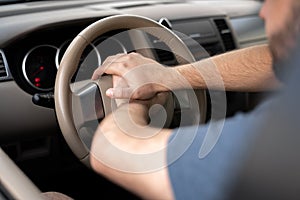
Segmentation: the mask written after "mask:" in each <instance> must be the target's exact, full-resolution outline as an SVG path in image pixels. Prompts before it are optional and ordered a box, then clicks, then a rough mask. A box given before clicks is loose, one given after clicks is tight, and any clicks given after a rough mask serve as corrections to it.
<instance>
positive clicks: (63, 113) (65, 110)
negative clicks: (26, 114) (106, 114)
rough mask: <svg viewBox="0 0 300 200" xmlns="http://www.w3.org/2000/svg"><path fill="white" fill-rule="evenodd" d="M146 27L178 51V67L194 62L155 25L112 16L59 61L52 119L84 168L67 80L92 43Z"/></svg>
mask: <svg viewBox="0 0 300 200" xmlns="http://www.w3.org/2000/svg"><path fill="white" fill-rule="evenodd" d="M146 27H156V28H160V29H161V31H159V33H158V32H156V31H151V29H145V30H144V31H145V32H148V33H149V34H151V35H153V36H155V37H157V38H159V39H160V40H161V41H162V42H164V43H165V44H166V45H167V46H168V47H169V48H170V49H171V51H174V52H175V50H176V52H178V51H179V52H180V54H178V55H181V57H182V58H184V60H183V59H181V57H177V56H176V58H177V61H178V63H179V64H185V63H186V62H194V61H195V59H194V57H193V55H192V54H191V53H190V51H189V49H188V48H187V46H186V45H185V44H184V43H183V42H182V40H181V39H180V38H179V37H177V36H176V35H175V34H174V33H173V32H172V31H170V30H168V29H167V28H165V27H164V26H162V25H160V24H159V23H157V22H156V21H153V20H151V19H148V18H145V17H141V16H136V15H116V16H112V17H107V18H104V19H102V20H99V21H97V22H95V23H93V24H91V25H90V26H88V27H87V28H85V29H84V30H83V31H82V32H81V33H79V34H78V35H77V36H76V38H75V39H74V40H73V41H72V42H71V44H70V45H69V47H68V48H67V50H66V52H65V54H64V56H63V58H62V61H61V63H60V67H59V69H58V72H57V76H56V81H55V91H54V99H55V110H56V115H57V119H58V123H59V126H60V129H61V132H62V134H63V136H64V138H65V140H66V142H67V143H68V145H69V147H70V148H71V150H72V151H73V153H74V154H75V155H76V156H77V157H78V159H79V160H81V161H82V162H84V163H85V164H87V165H89V150H88V149H87V148H86V146H85V145H84V144H83V143H82V141H81V139H80V137H79V136H78V134H77V130H76V128H75V125H74V121H73V115H72V103H71V102H72V91H71V88H70V83H71V78H72V77H73V75H74V74H75V72H76V70H77V66H78V64H79V60H80V57H81V55H82V53H83V50H84V49H85V47H87V45H89V44H90V43H91V42H92V41H93V40H94V39H96V38H97V37H99V36H101V35H103V34H105V33H107V32H109V31H114V30H120V29H140V28H146ZM200 93H201V94H200V95H199V91H198V95H197V96H198V98H199V96H200V98H201V99H200V101H201V104H202V106H201V108H200V114H201V115H205V112H206V96H205V92H204V91H202V90H201V91H200ZM201 112H202V113H201Z"/></svg>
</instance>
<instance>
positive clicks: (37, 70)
mask: <svg viewBox="0 0 300 200" xmlns="http://www.w3.org/2000/svg"><path fill="white" fill-rule="evenodd" d="M56 52H57V48H56V47H54V46H50V45H41V46H37V47H35V48H33V49H31V50H30V51H29V52H28V53H27V54H26V56H25V58H24V60H23V65H22V70H23V74H24V77H25V79H26V80H27V82H28V83H29V84H30V85H31V86H32V87H34V88H35V89H37V90H41V91H50V90H52V89H53V86H54V83H55V77H56V73H57V69H56V65H55V55H56Z"/></svg>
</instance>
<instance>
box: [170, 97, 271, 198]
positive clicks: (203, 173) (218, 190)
mask: <svg viewBox="0 0 300 200" xmlns="http://www.w3.org/2000/svg"><path fill="white" fill-rule="evenodd" d="M270 106H271V105H270V104H269V102H265V104H264V105H262V106H260V107H259V108H257V109H256V110H255V111H253V112H252V113H251V114H238V115H236V116H235V117H233V118H230V119H226V120H225V123H224V126H223V128H222V132H221V134H220V136H219V138H218V140H217V142H216V144H215V145H214V147H213V148H212V150H211V151H210V152H209V153H208V154H207V155H206V156H204V157H201V156H200V154H199V153H200V149H201V146H202V145H203V142H204V138H205V136H206V134H207V133H208V132H209V128H210V127H213V126H218V125H219V124H218V122H211V124H210V125H202V126H197V127H195V126H193V127H183V128H178V129H175V130H174V131H173V134H172V136H171V137H170V138H169V143H168V150H167V159H168V171H169V177H170V180H171V185H172V188H173V193H174V196H175V198H176V199H178V200H186V199H188V200H193V199H197V200H202V199H203V200H217V199H225V198H224V197H225V196H226V195H230V194H228V193H229V192H230V191H231V186H233V185H234V181H235V179H236V177H237V176H238V170H239V169H240V165H241V164H242V163H243V159H244V158H245V157H246V154H247V149H248V146H249V145H250V144H251V141H253V140H254V138H255V128H254V127H257V126H258V125H259V124H260V123H262V122H261V119H262V117H263V116H262V111H263V110H264V109H270V108H268V107H270ZM214 123H215V124H214ZM250 130H251V131H252V132H251V131H250Z"/></svg>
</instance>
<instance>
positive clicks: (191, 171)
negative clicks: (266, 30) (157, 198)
mask: <svg viewBox="0 0 300 200" xmlns="http://www.w3.org/2000/svg"><path fill="white" fill-rule="evenodd" d="M299 58H300V39H299V50H298V51H294V52H293V54H292V57H291V59H289V60H288V61H287V63H286V65H287V66H289V68H290V73H289V75H286V78H287V79H286V81H287V84H286V88H285V89H284V91H282V92H281V93H280V94H277V95H276V96H274V97H272V98H270V99H269V100H268V101H266V102H264V103H263V104H262V105H260V106H259V107H258V108H256V109H255V110H254V111H252V112H251V113H249V114H238V115H236V116H235V117H233V118H230V119H226V120H225V123H224V127H223V128H222V132H221V134H220V135H219V137H218V140H217V142H216V144H215V145H214V146H213V148H212V149H211V151H209V153H208V154H207V155H205V156H203V155H201V153H200V149H201V147H202V145H203V143H204V138H205V137H206V134H207V132H208V130H209V126H208V125H203V126H197V127H195V126H194V127H185V128H178V129H175V130H174V131H173V134H172V136H171V137H170V138H169V145H168V150H167V160H168V164H169V165H168V171H169V177H170V181H171V185H172V188H173V193H174V197H175V198H176V199H178V200H193V199H197V200H218V199H228V198H229V197H230V196H231V195H232V194H231V192H232V191H233V190H234V189H235V188H234V187H237V183H240V182H239V181H240V180H239V179H240V178H241V177H239V175H240V174H243V172H242V170H243V169H245V168H246V167H248V171H250V173H249V172H248V173H244V175H246V176H243V177H242V179H243V178H244V177H245V178H246V179H248V182H247V180H246V181H244V183H245V182H246V183H252V185H251V184H250V185H249V187H247V188H250V189H251V188H252V189H253V188H255V189H253V190H252V191H251V190H248V193H245V192H242V193H241V195H244V197H245V196H247V195H248V196H247V198H248V199H249V195H250V196H253V198H251V197H250V199H274V197H277V199H278V197H284V198H283V199H297V197H299V196H300V184H299V183H300V173H299V168H300V156H299V152H300V145H299V141H300V134H299V133H300V120H299V113H300V106H299V102H300V90H299V83H300V79H299V77H300V67H299V66H300V60H299ZM214 125H215V126H219V124H218V123H217V122H216V124H214ZM212 127H213V126H212ZM255 151H256V152H255ZM257 151H258V152H257ZM248 158H251V159H248ZM252 160H253V161H255V163H251V161H252ZM249 161H250V162H249ZM245 163H246V165H245ZM245 166H246V167H245ZM251 170H254V172H255V174H256V175H257V176H255V177H254V176H253V173H251ZM252 172H253V171H252ZM265 174H267V176H266V175H265ZM247 176H248V177H247ZM262 176H263V177H262ZM257 191H259V192H257ZM291 194H292V195H293V196H292V197H296V198H289V197H291ZM287 195H289V196H287ZM256 197H257V198H256ZM264 197H272V198H264ZM238 199H241V198H238ZM242 199H245V198H242ZM281 199H282V198H281ZM298 199H299V198H298Z"/></svg>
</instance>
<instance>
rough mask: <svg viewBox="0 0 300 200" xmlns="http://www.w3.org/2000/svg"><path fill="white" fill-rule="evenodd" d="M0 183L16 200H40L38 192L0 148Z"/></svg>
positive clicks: (40, 194)
mask: <svg viewBox="0 0 300 200" xmlns="http://www.w3.org/2000/svg"><path fill="white" fill-rule="evenodd" d="M0 182H1V184H2V185H3V186H4V188H5V189H6V190H7V191H8V192H9V194H10V195H11V196H12V197H13V198H14V199H18V200H28V199H30V200H41V199H43V197H42V193H41V192H40V190H39V189H38V188H37V187H36V186H35V185H34V184H33V183H32V182H31V181H30V180H29V178H28V177H27V176H26V175H25V174H24V173H23V172H22V171H21V170H20V169H19V168H18V167H17V166H16V164H15V163H14V162H13V161H12V160H11V159H10V158H9V157H8V156H7V155H6V154H5V153H4V152H3V150H2V149H1V148H0Z"/></svg>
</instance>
